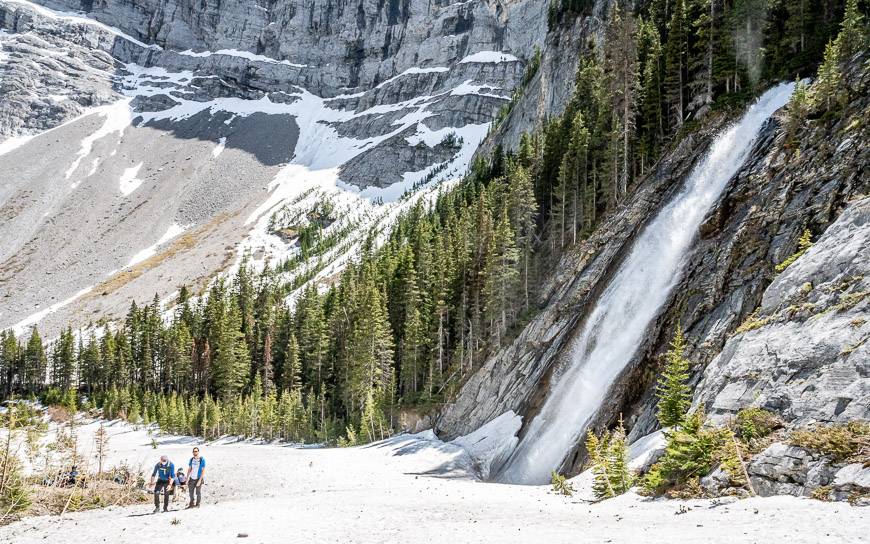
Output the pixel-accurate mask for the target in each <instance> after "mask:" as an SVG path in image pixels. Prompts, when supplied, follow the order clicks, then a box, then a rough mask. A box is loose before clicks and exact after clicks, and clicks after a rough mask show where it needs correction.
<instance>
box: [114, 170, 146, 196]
mask: <svg viewBox="0 0 870 544" xmlns="http://www.w3.org/2000/svg"><path fill="white" fill-rule="evenodd" d="M143 164H145V163H143V162H140V163H139V164H137V165H135V166H131V167H130V168H127V169H125V170H124V173H123V174H121V179H120V180H119V183H118V190H119V191H121V194H122V195H124V196H130V195H131V194H133V192H134V191H135V190H136V189H138V188H139V186H140V185H142V179H140V178H139V177H138V176H139V170H141V169H142V165H143Z"/></svg>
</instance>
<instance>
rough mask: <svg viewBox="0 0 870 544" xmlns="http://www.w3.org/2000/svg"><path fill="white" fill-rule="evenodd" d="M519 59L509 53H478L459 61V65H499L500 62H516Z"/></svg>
mask: <svg viewBox="0 0 870 544" xmlns="http://www.w3.org/2000/svg"><path fill="white" fill-rule="evenodd" d="M519 60H520V59H518V58H517V57H515V56H513V55H511V54H510V53H503V52H501V51H478V52H477V53H474V54H471V55H468V56H467V57H464V58H463V59H462V60H460V61H459V64H468V63H470V62H477V63H496V64H498V63H500V62H517V61H519Z"/></svg>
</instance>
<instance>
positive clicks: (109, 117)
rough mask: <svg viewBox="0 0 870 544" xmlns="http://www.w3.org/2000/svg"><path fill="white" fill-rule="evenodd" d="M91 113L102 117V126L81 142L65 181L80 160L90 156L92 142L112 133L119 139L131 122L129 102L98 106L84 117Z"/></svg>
mask: <svg viewBox="0 0 870 544" xmlns="http://www.w3.org/2000/svg"><path fill="white" fill-rule="evenodd" d="M91 113H96V114H98V115H99V116H101V117H103V118H104V121H103V124H102V126H100V128H98V129H97V130H96V131H94V132H92V133H90V134H89V135H87V136H86V137H85V138H84V139H83V140H82V143H81V148H80V149H79V152H78V154H77V155H76V159H75V160H74V161H73V162H72V164H71V165H70V167H69V168H68V169H67V171H66V172H65V174H64V175H65V176H66V179H69V178H70V177H71V176H72V175H73V173H74V172H75V171H76V169H78V167H79V164H81V162H82V159H84V158H85V157H87V156H88V155H90V153H91V151H92V150H93V148H94V142H96V141H97V140H100V139H102V138H105V137H106V136H108V135H109V134H114V133H118V134H119V139H120V137H122V136H124V131H125V130H126V129H127V127H129V126H130V123H131V121H132V120H133V115H132V111H131V109H130V100H120V101H118V102H115V103H114V104H109V105H107V106H100V107H98V108H96V109H95V110H92V111H89V112H88V113H87V114H86V115H89V114H91Z"/></svg>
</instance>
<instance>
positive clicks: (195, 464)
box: [187, 448, 205, 508]
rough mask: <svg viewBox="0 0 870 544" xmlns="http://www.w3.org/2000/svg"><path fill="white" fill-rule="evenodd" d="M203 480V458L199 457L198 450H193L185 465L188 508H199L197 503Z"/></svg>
mask: <svg viewBox="0 0 870 544" xmlns="http://www.w3.org/2000/svg"><path fill="white" fill-rule="evenodd" d="M203 478H205V457H200V456H199V448H193V457H191V458H190V461H189V462H188V463H187V494H188V495H190V504H188V505H187V507H188V508H199V501H200V500H202V481H203ZM194 495H195V496H196V501H195V502H194Z"/></svg>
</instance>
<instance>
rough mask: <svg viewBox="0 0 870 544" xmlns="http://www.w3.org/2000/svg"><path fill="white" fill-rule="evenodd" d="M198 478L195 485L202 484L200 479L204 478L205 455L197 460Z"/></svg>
mask: <svg viewBox="0 0 870 544" xmlns="http://www.w3.org/2000/svg"><path fill="white" fill-rule="evenodd" d="M199 463H200V465H199V480H197V481H196V487H200V486H202V481H203V480H205V457H203V458H202V459H200V460H199Z"/></svg>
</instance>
